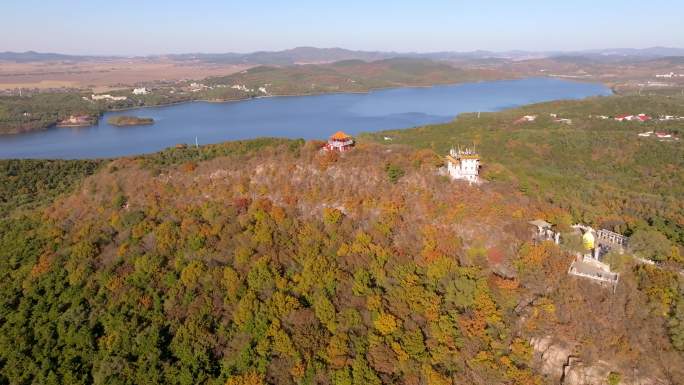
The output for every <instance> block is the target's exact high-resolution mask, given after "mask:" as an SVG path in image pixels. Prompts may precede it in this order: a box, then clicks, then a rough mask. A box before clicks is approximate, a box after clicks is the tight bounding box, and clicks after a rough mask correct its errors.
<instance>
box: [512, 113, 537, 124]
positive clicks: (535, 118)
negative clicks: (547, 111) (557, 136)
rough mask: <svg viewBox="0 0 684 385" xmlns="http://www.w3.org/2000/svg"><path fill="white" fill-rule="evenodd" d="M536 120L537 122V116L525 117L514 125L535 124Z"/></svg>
mask: <svg viewBox="0 0 684 385" xmlns="http://www.w3.org/2000/svg"><path fill="white" fill-rule="evenodd" d="M535 120H537V115H525V116H523V117H521V118H520V119H518V120H516V121H515V122H513V123H515V124H520V123H526V122H534V121H535Z"/></svg>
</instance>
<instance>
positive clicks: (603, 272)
mask: <svg viewBox="0 0 684 385" xmlns="http://www.w3.org/2000/svg"><path fill="white" fill-rule="evenodd" d="M568 274H570V275H574V276H576V277H580V278H585V279H590V280H592V281H594V282H598V283H600V284H602V285H606V286H609V287H610V288H612V289H613V292H615V288H616V287H617V284H618V281H619V280H620V274H618V273H614V272H612V271H610V266H609V265H607V264H605V263H603V262H599V261H598V260H596V259H594V258H591V257H589V256H586V255H585V256H584V257H582V256H579V255H578V256H577V258H576V259H575V260H574V261H573V262H572V264H570V269H568Z"/></svg>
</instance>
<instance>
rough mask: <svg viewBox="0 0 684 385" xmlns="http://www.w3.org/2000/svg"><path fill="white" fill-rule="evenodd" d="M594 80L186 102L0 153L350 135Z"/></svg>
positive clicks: (601, 91)
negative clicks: (149, 121)
mask: <svg viewBox="0 0 684 385" xmlns="http://www.w3.org/2000/svg"><path fill="white" fill-rule="evenodd" d="M610 94H611V91H610V89H609V88H607V87H605V86H603V85H601V84H592V83H579V82H571V81H564V80H558V79H547V78H530V79H522V80H506V81H493V82H481V83H467V84H459V85H448V86H435V87H429V88H396V89H388V90H380V91H374V92H371V93H368V94H334V95H317V96H295V97H275V98H262V99H252V100H246V101H240V102H228V103H206V102H193V103H185V104H179V105H174V106H166V107H156V108H143V109H136V110H129V111H122V112H111V113H106V114H105V115H104V116H103V117H102V119H100V124H99V125H97V126H94V127H82V128H53V129H49V130H47V131H41V132H34V133H27V134H19V135H10V136H0V158H5V159H6V158H65V159H72V158H101V157H114V156H122V155H132V154H141V153H148V152H154V151H158V150H161V149H163V148H166V147H170V146H174V145H175V144H177V143H193V144H194V142H195V137H197V138H198V140H199V143H200V144H207V143H217V142H223V141H227V140H237V139H250V138H256V137H260V136H273V137H286V138H305V139H316V138H318V139H324V138H326V137H327V136H328V135H330V134H331V133H333V132H335V131H337V130H343V131H345V132H347V133H349V134H352V135H354V134H358V133H360V132H369V131H380V130H387V129H398V128H410V127H416V126H422V125H426V124H434V123H444V122H448V121H450V120H452V119H453V118H454V117H455V116H456V115H458V114H459V113H461V112H474V111H497V110H501V109H505V108H511V107H516V106H520V105H524V104H530V103H537V102H542V101H548V100H556V99H578V98H585V97H588V96H595V95H610ZM116 115H135V116H140V117H150V118H154V120H155V124H154V125H152V126H137V127H114V126H111V125H109V124H107V122H106V121H107V119H108V118H109V117H111V116H116Z"/></svg>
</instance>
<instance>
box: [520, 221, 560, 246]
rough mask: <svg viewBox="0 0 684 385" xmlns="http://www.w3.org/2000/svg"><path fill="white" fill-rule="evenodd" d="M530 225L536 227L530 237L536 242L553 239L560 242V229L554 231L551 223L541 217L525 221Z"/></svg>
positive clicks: (556, 242)
mask: <svg viewBox="0 0 684 385" xmlns="http://www.w3.org/2000/svg"><path fill="white" fill-rule="evenodd" d="M527 223H529V224H530V225H532V226H534V227H536V231H535V232H534V235H533V237H532V240H533V241H534V242H535V243H537V242H543V241H553V243H555V244H557V245H558V244H560V231H554V230H553V225H552V224H550V223H549V222H547V221H545V220H543V219H535V220H533V221H529V222H527Z"/></svg>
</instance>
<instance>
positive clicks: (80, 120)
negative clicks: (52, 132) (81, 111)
mask: <svg viewBox="0 0 684 385" xmlns="http://www.w3.org/2000/svg"><path fill="white" fill-rule="evenodd" d="M95 121H96V120H95V118H93V117H92V116H90V115H70V116H69V117H68V118H66V119H62V120H60V121H59V122H57V127H85V126H91V125H93V124H94V123H95Z"/></svg>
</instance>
